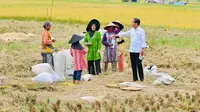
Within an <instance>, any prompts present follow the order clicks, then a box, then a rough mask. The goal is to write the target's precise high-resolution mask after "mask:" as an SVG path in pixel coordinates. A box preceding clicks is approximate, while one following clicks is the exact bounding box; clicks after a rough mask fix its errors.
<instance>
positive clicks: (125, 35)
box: [116, 30, 131, 37]
mask: <svg viewBox="0 0 200 112" xmlns="http://www.w3.org/2000/svg"><path fill="white" fill-rule="evenodd" d="M130 35H131V30H129V31H127V32H123V33H119V34H117V35H116V37H117V36H118V37H128V36H129V37H130Z"/></svg>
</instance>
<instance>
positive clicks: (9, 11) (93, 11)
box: [0, 0, 200, 30]
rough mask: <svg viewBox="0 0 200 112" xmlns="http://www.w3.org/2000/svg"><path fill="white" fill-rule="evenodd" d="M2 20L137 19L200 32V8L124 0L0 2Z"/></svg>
mask: <svg viewBox="0 0 200 112" xmlns="http://www.w3.org/2000/svg"><path fill="white" fill-rule="evenodd" d="M0 2H1V4H0V18H2V19H16V20H38V21H44V20H47V19H49V20H54V21H57V22H62V23H65V22H67V23H82V24H85V23H87V22H88V21H89V20H90V19H91V18H97V19H99V20H100V21H101V22H102V23H103V24H107V23H108V22H110V21H111V20H120V21H121V22H122V23H124V24H126V25H130V23H131V19H132V18H133V17H138V18H140V19H141V20H142V24H143V25H146V26H156V27H167V28H181V29H198V30H199V29H200V27H199V24H200V16H199V15H200V5H199V4H198V3H197V4H189V5H186V6H175V5H162V4H147V3H146V4H144V3H143V2H142V1H141V3H138V4H136V3H122V2H120V0H108V1H106V0H102V1H99V0H93V1H91V0H86V1H85V0H75V1H74V0H55V2H54V7H53V10H52V16H51V17H50V15H51V4H52V3H51V0H34V1H33V0H15V1H13V0H6V1H4V0H0Z"/></svg>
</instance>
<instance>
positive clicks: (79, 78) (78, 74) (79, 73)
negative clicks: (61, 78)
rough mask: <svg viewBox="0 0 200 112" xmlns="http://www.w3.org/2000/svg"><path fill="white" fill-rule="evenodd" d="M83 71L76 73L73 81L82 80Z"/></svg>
mask: <svg viewBox="0 0 200 112" xmlns="http://www.w3.org/2000/svg"><path fill="white" fill-rule="evenodd" d="M81 74H82V70H78V71H74V74H73V80H79V81H80V80H81Z"/></svg>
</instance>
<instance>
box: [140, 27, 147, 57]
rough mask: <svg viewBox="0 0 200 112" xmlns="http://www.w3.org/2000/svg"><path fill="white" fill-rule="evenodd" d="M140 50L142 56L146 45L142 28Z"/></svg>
mask: <svg viewBox="0 0 200 112" xmlns="http://www.w3.org/2000/svg"><path fill="white" fill-rule="evenodd" d="M141 35H142V51H141V55H142V56H144V50H145V47H146V36H145V31H144V30H142V34H141Z"/></svg>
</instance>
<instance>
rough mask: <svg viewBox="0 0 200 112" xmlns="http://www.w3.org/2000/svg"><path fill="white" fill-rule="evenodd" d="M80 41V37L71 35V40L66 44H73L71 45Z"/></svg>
mask: <svg viewBox="0 0 200 112" xmlns="http://www.w3.org/2000/svg"><path fill="white" fill-rule="evenodd" d="M82 39H83V37H82V36H80V35H76V34H73V35H72V38H71V40H70V41H69V42H68V44H73V43H76V42H79V41H80V40H82Z"/></svg>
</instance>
